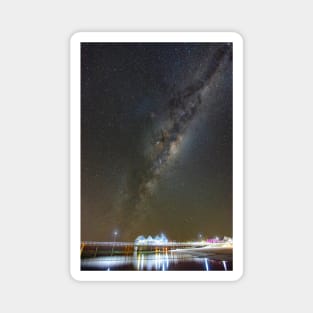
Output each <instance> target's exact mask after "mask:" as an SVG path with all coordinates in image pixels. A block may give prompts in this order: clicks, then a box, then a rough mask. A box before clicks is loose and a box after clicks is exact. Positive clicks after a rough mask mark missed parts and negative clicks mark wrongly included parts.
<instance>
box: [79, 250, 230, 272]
mask: <svg viewBox="0 0 313 313" xmlns="http://www.w3.org/2000/svg"><path fill="white" fill-rule="evenodd" d="M232 269H233V264H232V257H231V256H228V257H226V256H225V259H223V257H222V258H221V257H219V258H218V259H212V258H211V257H207V256H192V255H188V254H186V255H182V254H179V255H176V254H175V253H172V252H170V251H169V252H168V253H144V252H140V253H134V254H132V255H126V256H121V255H118V256H114V255H113V256H96V257H91V258H83V259H82V260H81V270H83V271H123V270H126V271H132V270H137V271H193V270H194V271H231V270H232Z"/></svg>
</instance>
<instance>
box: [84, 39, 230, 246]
mask: <svg viewBox="0 0 313 313" xmlns="http://www.w3.org/2000/svg"><path fill="white" fill-rule="evenodd" d="M232 85H233V83H232V44H231V43H82V44H81V239H82V240H95V241H112V240H113V232H114V231H117V232H118V235H117V236H118V238H117V240H119V241H133V240H134V239H135V238H136V237H137V236H139V235H144V236H148V235H152V236H155V235H157V234H159V233H161V232H163V233H165V234H166V236H167V237H168V238H169V239H172V240H177V241H184V240H196V239H198V238H199V236H200V234H201V235H202V237H212V236H224V235H225V236H232V88H233V87H232Z"/></svg>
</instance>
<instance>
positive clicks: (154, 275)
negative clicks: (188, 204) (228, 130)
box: [70, 32, 243, 281]
mask: <svg viewBox="0 0 313 313" xmlns="http://www.w3.org/2000/svg"><path fill="white" fill-rule="evenodd" d="M81 42H232V43H233V242H234V249H233V271H208V272H207V271H167V272H159V271H156V272H154V271H142V272H141V271H115V272H114V271H81V270H80V225H81V224H80V170H81V169H80V132H81V129H80V44H81ZM70 71H71V81H70V88H71V116H70V123H71V125H70V147H71V151H70V162H71V165H70V171H71V173H70V179H71V185H70V193H71V195H70V201H71V221H70V223H71V225H70V249H71V253H70V272H71V275H72V277H73V278H74V279H76V280H79V281H136V280H137V281H138V280H140V281H234V280H238V279H240V278H241V277H242V275H243V39H242V37H241V36H240V35H239V34H237V33H234V32H80V33H75V34H74V35H73V36H72V37H71V69H70Z"/></svg>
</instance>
